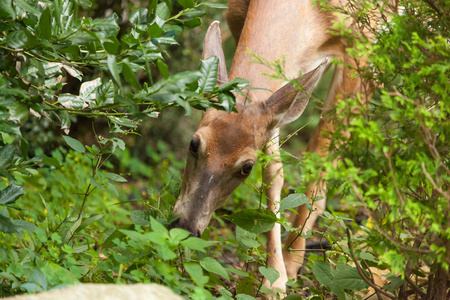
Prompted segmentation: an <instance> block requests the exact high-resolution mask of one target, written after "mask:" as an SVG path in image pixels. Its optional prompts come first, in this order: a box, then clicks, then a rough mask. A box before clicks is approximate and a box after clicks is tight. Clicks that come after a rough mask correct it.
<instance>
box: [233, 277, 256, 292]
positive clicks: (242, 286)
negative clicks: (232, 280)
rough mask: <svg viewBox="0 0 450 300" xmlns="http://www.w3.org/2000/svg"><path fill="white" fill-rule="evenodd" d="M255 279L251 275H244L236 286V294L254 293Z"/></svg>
mask: <svg viewBox="0 0 450 300" xmlns="http://www.w3.org/2000/svg"><path fill="white" fill-rule="evenodd" d="M253 285H254V279H252V278H251V277H248V276H247V277H244V278H243V279H242V280H239V281H238V283H237V287H236V294H237V295H238V296H239V295H253V289H254V287H253Z"/></svg>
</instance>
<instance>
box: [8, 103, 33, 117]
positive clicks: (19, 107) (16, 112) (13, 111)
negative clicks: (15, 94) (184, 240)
mask: <svg viewBox="0 0 450 300" xmlns="http://www.w3.org/2000/svg"><path fill="white" fill-rule="evenodd" d="M28 110H29V109H28V106H26V105H25V104H23V103H21V102H18V101H17V102H14V103H13V104H12V105H11V106H10V107H9V114H10V115H11V117H10V119H12V120H17V121H21V120H24V119H26V118H28Z"/></svg>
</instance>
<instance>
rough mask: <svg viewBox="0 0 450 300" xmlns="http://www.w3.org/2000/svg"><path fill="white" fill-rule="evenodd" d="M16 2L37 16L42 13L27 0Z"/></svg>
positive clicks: (24, 9)
mask: <svg viewBox="0 0 450 300" xmlns="http://www.w3.org/2000/svg"><path fill="white" fill-rule="evenodd" d="M14 3H15V4H16V5H17V6H18V7H20V8H21V9H23V11H25V12H26V13H28V14H33V15H35V16H37V17H39V16H40V14H41V13H40V12H39V11H38V10H37V9H36V8H34V7H33V6H31V5H30V4H28V3H27V2H26V1H25V0H14Z"/></svg>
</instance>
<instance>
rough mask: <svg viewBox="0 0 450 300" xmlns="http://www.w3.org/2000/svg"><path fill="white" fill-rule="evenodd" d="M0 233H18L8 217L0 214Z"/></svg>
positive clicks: (18, 229) (17, 229) (17, 228)
mask: <svg viewBox="0 0 450 300" xmlns="http://www.w3.org/2000/svg"><path fill="white" fill-rule="evenodd" d="M0 231H3V232H4V233H16V232H17V233H20V228H19V227H17V226H16V225H14V223H13V222H11V220H10V219H9V218H8V217H5V216H4V215H2V214H0Z"/></svg>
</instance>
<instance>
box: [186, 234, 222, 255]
mask: <svg viewBox="0 0 450 300" xmlns="http://www.w3.org/2000/svg"><path fill="white" fill-rule="evenodd" d="M215 243H217V242H213V241H205V240H203V239H201V238H198V237H190V238H188V239H187V240H183V241H181V242H180V244H181V245H182V246H184V247H186V248H189V249H193V250H197V251H200V252H206V250H205V248H208V247H209V246H211V245H213V244H215Z"/></svg>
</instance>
